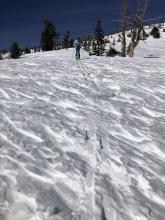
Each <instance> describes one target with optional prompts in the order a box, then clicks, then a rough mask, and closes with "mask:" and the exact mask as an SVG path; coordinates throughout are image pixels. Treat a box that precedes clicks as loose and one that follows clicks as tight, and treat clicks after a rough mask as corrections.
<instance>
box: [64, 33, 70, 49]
mask: <svg viewBox="0 0 165 220" xmlns="http://www.w3.org/2000/svg"><path fill="white" fill-rule="evenodd" d="M69 36H70V31H66V32H65V33H64V41H63V48H65V49H68V48H69Z"/></svg>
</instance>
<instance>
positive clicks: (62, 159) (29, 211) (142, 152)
mask: <svg viewBox="0 0 165 220" xmlns="http://www.w3.org/2000/svg"><path fill="white" fill-rule="evenodd" d="M162 35H163V33H162ZM153 53H154V54H156V57H157V58H144V57H148V56H150V55H152V54H153ZM82 58H83V59H82V60H81V61H80V62H76V61H75V60H74V55H73V50H68V51H67V50H61V51H55V52H48V53H38V54H33V55H27V56H24V57H22V58H21V59H19V60H4V61H1V62H0V100H1V102H0V108H1V111H0V220H164V219H165V217H164V216H165V101H164V100H165V62H164V59H165V36H162V38H161V39H158V40H154V39H152V38H150V39H149V40H148V41H147V44H146V43H143V42H142V43H141V45H140V46H139V48H138V50H137V53H136V57H135V58H134V59H129V58H120V57H116V58H107V57H101V58H100V57H99V58H98V57H89V58H88V57H87V55H86V54H85V53H83V54H82Z"/></svg>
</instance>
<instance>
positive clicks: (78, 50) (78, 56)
mask: <svg viewBox="0 0 165 220" xmlns="http://www.w3.org/2000/svg"><path fill="white" fill-rule="evenodd" d="M76 58H79V59H80V47H76Z"/></svg>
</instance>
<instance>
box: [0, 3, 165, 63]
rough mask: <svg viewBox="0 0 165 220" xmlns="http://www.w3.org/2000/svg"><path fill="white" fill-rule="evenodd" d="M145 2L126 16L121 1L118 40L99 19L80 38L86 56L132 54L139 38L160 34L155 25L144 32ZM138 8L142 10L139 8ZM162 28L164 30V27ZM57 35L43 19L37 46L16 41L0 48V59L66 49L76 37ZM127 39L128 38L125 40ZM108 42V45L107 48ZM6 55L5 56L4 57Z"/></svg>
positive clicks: (126, 10) (67, 32)
mask: <svg viewBox="0 0 165 220" xmlns="http://www.w3.org/2000/svg"><path fill="white" fill-rule="evenodd" d="M135 2H136V1H135ZM147 5H148V1H147V0H141V5H140V6H138V7H137V8H136V7H135V12H134V13H131V14H130V15H129V13H128V8H129V7H128V3H127V1H126V0H122V4H121V13H120V14H121V18H120V20H119V34H118V35H117V36H118V39H116V36H115V37H114V36H113V33H111V34H109V36H111V37H107V34H105V32H104V30H103V27H102V22H101V20H100V19H98V20H97V21H96V26H95V28H94V31H93V32H92V34H87V35H86V36H84V37H81V43H82V45H83V48H84V50H85V51H87V52H88V53H89V55H96V56H102V55H106V56H116V55H119V56H122V57H126V56H130V57H133V56H134V51H135V49H136V47H137V46H138V44H139V41H140V40H146V39H147V38H148V37H149V36H150V35H151V36H153V37H154V38H159V37H160V29H161V26H160V25H154V26H153V27H152V29H151V31H150V33H146V31H145V25H146V21H145V20H144V15H145V13H146V10H147ZM139 7H140V9H141V10H139ZM163 31H165V30H164V29H163ZM60 35H61V34H60V33H59V32H58V30H57V27H56V25H55V23H54V22H52V21H50V20H45V21H44V22H43V30H42V31H41V34H40V46H38V47H37V46H35V47H33V48H28V47H26V48H20V46H19V44H18V42H14V43H13V44H12V45H11V47H10V49H9V51H6V50H4V49H3V50H2V51H0V59H3V58H5V57H7V58H8V57H10V58H13V59H17V58H19V57H20V56H21V55H25V54H30V53H36V52H44V51H52V50H60V49H68V48H72V47H73V46H74V41H75V39H73V38H71V37H70V36H71V32H70V31H69V30H67V31H66V32H65V33H63V34H62V35H63V36H62V37H61V38H62V40H60ZM128 38H129V41H128V40H127V39H128ZM117 43H120V44H121V51H117V50H116V49H115V45H116V44H117ZM107 44H108V45H109V48H108V49H106V45H107ZM5 54H7V55H6V56H5Z"/></svg>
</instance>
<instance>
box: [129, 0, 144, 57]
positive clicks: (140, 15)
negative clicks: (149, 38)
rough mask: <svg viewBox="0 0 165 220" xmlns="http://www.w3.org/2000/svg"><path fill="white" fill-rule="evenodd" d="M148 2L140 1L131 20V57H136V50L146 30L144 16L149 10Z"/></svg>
mask: <svg viewBox="0 0 165 220" xmlns="http://www.w3.org/2000/svg"><path fill="white" fill-rule="evenodd" d="M147 5H148V0H138V6H137V11H136V13H135V15H134V16H133V17H132V18H131V27H132V29H131V42H130V44H129V46H128V49H127V54H128V56H129V57H133V56H134V51H135V48H136V47H137V46H138V44H139V41H140V39H141V33H142V31H143V30H144V15H145V13H146V10H147Z"/></svg>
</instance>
